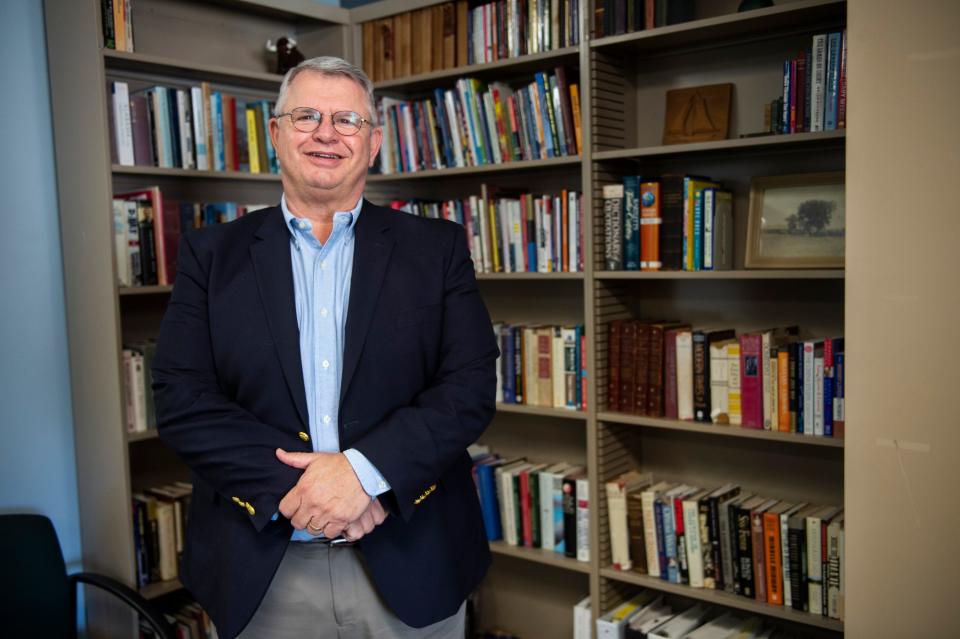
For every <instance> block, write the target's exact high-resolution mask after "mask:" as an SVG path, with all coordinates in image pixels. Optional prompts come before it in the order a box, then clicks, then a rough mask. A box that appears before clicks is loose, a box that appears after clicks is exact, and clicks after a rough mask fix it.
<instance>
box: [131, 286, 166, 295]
mask: <svg viewBox="0 0 960 639" xmlns="http://www.w3.org/2000/svg"><path fill="white" fill-rule="evenodd" d="M172 291H173V286H121V287H119V288H118V289H117V293H119V294H120V296H121V297H127V296H131V295H168V294H170V292H172Z"/></svg>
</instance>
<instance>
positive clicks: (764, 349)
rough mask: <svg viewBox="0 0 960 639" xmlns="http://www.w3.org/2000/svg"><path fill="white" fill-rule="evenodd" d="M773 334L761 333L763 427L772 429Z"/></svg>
mask: <svg viewBox="0 0 960 639" xmlns="http://www.w3.org/2000/svg"><path fill="white" fill-rule="evenodd" d="M772 336H773V331H770V330H766V331H762V332H761V333H760V368H761V371H762V379H761V380H760V384H761V387H760V392H761V394H760V401H761V404H762V405H763V429H764V430H770V428H771V422H770V407H771V406H772V400H771V398H770V394H771V393H772V392H773V388H774V387H773V385H772V384H771V380H770V340H771V338H772Z"/></svg>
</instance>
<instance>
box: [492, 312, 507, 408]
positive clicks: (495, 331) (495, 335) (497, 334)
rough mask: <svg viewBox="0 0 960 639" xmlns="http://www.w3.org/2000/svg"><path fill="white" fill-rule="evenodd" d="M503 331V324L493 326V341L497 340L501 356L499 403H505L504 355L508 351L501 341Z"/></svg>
mask: <svg viewBox="0 0 960 639" xmlns="http://www.w3.org/2000/svg"><path fill="white" fill-rule="evenodd" d="M502 330H503V322H494V324H493V339H495V340H497V346H498V347H499V348H500V354H499V355H497V364H496V370H497V403H500V402H502V401H503V354H504V353H505V352H506V349H505V348H503V343H502V342H501V340H500V331H502Z"/></svg>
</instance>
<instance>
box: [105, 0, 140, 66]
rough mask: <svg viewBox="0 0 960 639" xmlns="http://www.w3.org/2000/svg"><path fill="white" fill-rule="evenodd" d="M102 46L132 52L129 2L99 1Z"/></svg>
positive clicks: (128, 0) (131, 25) (131, 18)
mask: <svg viewBox="0 0 960 639" xmlns="http://www.w3.org/2000/svg"><path fill="white" fill-rule="evenodd" d="M100 12H101V13H100V20H101V25H102V27H103V46H104V47H105V48H107V49H114V50H116V51H128V52H131V53H132V52H133V13H132V12H131V10H130V0H100Z"/></svg>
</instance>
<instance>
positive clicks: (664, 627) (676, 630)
mask: <svg viewBox="0 0 960 639" xmlns="http://www.w3.org/2000/svg"><path fill="white" fill-rule="evenodd" d="M709 615H710V609H709V608H707V606H706V605H704V604H696V605H695V606H693V607H692V608H689V609H687V610H685V611H684V612H681V613H680V614H678V615H674V616H673V617H671V618H670V619H668V620H667V621H665V622H664V623H662V624H661V625H659V626H657V627H656V628H654V629H653V630H651V631H650V632H648V633H647V639H680V638H681V637H683V636H685V635H686V634H687V633H689V632H690V631H692V630H694V629H695V628H697V627H698V626H700V625H702V624H703V622H704V620H706V618H707V617H708V616H709Z"/></svg>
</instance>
